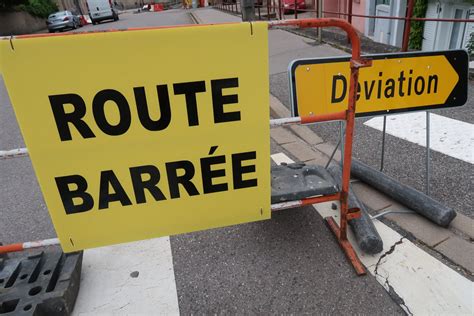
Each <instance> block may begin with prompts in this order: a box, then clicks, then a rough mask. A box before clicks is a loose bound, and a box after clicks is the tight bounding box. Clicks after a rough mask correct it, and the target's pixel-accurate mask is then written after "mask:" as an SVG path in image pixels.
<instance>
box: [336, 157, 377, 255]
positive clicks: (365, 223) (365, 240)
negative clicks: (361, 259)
mask: <svg viewBox="0 0 474 316" xmlns="http://www.w3.org/2000/svg"><path fill="white" fill-rule="evenodd" d="M328 171H329V173H330V174H331V175H332V176H333V178H334V180H335V181H336V184H337V185H338V186H339V187H340V186H341V181H340V179H341V178H342V170H341V167H339V165H336V164H333V165H331V166H330V167H329V168H328ZM349 208H350V209H353V208H357V209H360V217H359V218H353V219H351V220H350V221H349V225H350V226H351V228H352V231H353V232H354V235H355V238H356V241H357V244H358V245H359V247H360V249H362V250H363V251H364V252H366V253H368V254H376V253H379V252H381V251H382V250H383V241H382V238H380V235H379V233H378V232H377V229H376V228H375V226H374V223H373V222H372V219H371V218H370V216H369V213H368V211H367V209H366V207H365V205H364V204H363V203H361V202H360V201H359V199H358V198H357V196H356V195H355V194H354V192H353V191H352V189H350V190H349Z"/></svg>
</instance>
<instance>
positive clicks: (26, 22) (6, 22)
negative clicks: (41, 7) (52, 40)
mask: <svg viewBox="0 0 474 316" xmlns="http://www.w3.org/2000/svg"><path fill="white" fill-rule="evenodd" d="M44 29H46V20H45V19H41V18H37V17H34V16H32V15H30V14H29V13H27V12H0V36H5V35H20V34H30V33H34V32H37V31H39V30H44Z"/></svg>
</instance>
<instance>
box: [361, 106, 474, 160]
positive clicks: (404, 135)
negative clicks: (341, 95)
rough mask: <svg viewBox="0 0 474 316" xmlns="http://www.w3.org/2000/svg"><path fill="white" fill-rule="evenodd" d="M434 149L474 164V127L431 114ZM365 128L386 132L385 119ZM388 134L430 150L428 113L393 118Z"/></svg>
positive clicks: (390, 117) (381, 118)
mask: <svg viewBox="0 0 474 316" xmlns="http://www.w3.org/2000/svg"><path fill="white" fill-rule="evenodd" d="M430 124H431V128H430V133H431V139H430V148H431V149H432V150H434V151H437V152H440V153H442V154H445V155H447V156H450V157H453V158H456V159H459V160H462V161H465V162H468V163H471V164H473V163H474V150H473V148H474V124H471V123H466V122H462V121H458V120H454V119H451V118H448V117H444V116H441V115H437V114H433V113H431V116H430ZM364 125H366V126H369V127H372V128H375V129H377V130H379V131H382V130H383V117H374V118H372V119H370V120H368V121H367V122H365V123H364ZM387 133H388V134H390V135H392V136H395V137H398V138H401V139H404V140H407V141H409V142H412V143H415V144H418V145H420V146H423V147H425V146H426V112H415V113H408V114H399V115H390V116H388V117H387Z"/></svg>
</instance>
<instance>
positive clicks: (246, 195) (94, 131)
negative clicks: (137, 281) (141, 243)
mask: <svg viewBox="0 0 474 316" xmlns="http://www.w3.org/2000/svg"><path fill="white" fill-rule="evenodd" d="M0 63H2V67H1V69H2V71H3V76H4V78H5V82H6V86H7V89H8V92H9V95H10V98H11V100H12V104H13V107H14V110H15V113H16V116H17V119H18V122H19V124H20V128H21V131H22V134H23V136H24V139H25V142H26V145H27V147H28V150H29V153H30V156H31V160H32V163H33V167H34V169H35V172H36V175H37V177H38V180H39V184H40V186H41V189H42V191H43V195H44V198H45V200H46V203H47V206H48V209H49V212H50V214H51V218H52V220H53V223H54V226H55V228H56V231H57V234H58V237H59V239H60V241H61V245H62V247H63V249H64V250H65V251H67V252H69V251H75V250H80V249H85V248H90V247H97V246H103V245H109V244H114V243H120V242H127V241H133V240H139V239H146V238H152V237H159V236H165V235H172V234H179V233H185V232H191V231H197V230H202V229H207V228H213V227H221V226H226V225H233V224H239V223H244V222H250V221H257V220H263V219H268V218H270V195H271V193H270V160H269V156H270V143H269V142H270V130H269V124H268V118H269V107H268V104H269V99H268V90H269V83H268V40H267V25H266V24H265V23H253V24H252V25H250V24H249V23H241V24H227V25H219V26H217V25H216V26H197V27H176V28H163V29H149V30H129V31H116V32H105V33H89V34H76V35H60V36H46V37H33V38H27V37H23V38H22V37H18V38H14V39H13V40H12V41H11V43H10V41H9V40H3V41H1V40H0Z"/></svg>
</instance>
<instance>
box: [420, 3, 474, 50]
mask: <svg viewBox="0 0 474 316" xmlns="http://www.w3.org/2000/svg"><path fill="white" fill-rule="evenodd" d="M456 9H462V10H463V15H464V16H463V18H468V17H469V18H472V12H473V11H474V6H471V2H469V1H455V2H453V1H441V0H440V1H435V0H430V1H429V2H428V10H427V12H426V16H427V17H430V18H438V15H439V18H445V19H453V18H454V17H455V10H456ZM453 24H454V23H451V22H435V21H427V22H425V27H424V30H423V45H422V50H425V51H430V50H445V49H449V44H450V40H451V37H452V31H453ZM460 26H461V30H462V32H463V41H461V43H460V45H457V47H454V48H465V46H466V43H467V40H468V39H469V35H470V33H471V32H472V31H473V29H474V27H473V25H472V23H461V25H460Z"/></svg>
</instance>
